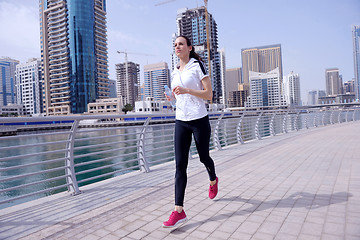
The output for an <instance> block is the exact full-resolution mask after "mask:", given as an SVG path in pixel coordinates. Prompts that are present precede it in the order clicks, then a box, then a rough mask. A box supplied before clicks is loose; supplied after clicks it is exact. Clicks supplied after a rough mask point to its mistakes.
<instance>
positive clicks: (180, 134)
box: [174, 120, 192, 206]
mask: <svg viewBox="0 0 360 240" xmlns="http://www.w3.org/2000/svg"><path fill="white" fill-rule="evenodd" d="M191 135H192V132H191V129H189V127H188V125H187V123H185V122H182V121H179V120H176V122H175V139H174V140H175V143H174V144H175V162H176V173H175V206H183V205H184V196H185V188H186V183H187V174H186V169H187V166H188V158H189V149H190V145H191Z"/></svg>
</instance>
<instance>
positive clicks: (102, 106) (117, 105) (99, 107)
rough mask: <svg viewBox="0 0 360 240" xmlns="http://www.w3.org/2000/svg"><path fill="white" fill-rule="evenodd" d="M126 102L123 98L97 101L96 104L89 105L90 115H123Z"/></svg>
mask: <svg viewBox="0 0 360 240" xmlns="http://www.w3.org/2000/svg"><path fill="white" fill-rule="evenodd" d="M123 106H124V102H123V99H122V98H105V99H96V102H94V103H88V112H87V113H88V114H108V113H114V114H123V111H122V108H123Z"/></svg>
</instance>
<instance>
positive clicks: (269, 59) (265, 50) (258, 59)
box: [241, 44, 283, 85]
mask: <svg viewBox="0 0 360 240" xmlns="http://www.w3.org/2000/svg"><path fill="white" fill-rule="evenodd" d="M241 60H242V74H243V75H242V76H243V78H242V79H243V83H244V84H245V85H249V82H250V77H249V72H250V71H252V72H259V73H267V72H270V71H272V70H274V69H275V68H279V74H280V75H279V80H280V84H282V78H283V72H282V57H281V45H280V44H276V45H269V46H262V47H253V48H245V49H241Z"/></svg>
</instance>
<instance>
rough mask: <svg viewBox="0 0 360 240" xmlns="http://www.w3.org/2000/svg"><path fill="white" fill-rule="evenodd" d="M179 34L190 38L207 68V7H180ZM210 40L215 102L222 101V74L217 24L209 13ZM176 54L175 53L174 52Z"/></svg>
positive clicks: (177, 19) (178, 15) (178, 16)
mask: <svg viewBox="0 0 360 240" xmlns="http://www.w3.org/2000/svg"><path fill="white" fill-rule="evenodd" d="M176 22H177V34H178V36H179V35H184V36H187V37H188V38H190V40H191V42H192V44H193V46H194V47H195V52H196V53H197V54H199V55H200V57H201V58H202V59H203V61H204V63H205V65H206V66H207V69H209V67H208V66H209V63H208V51H207V36H206V16H205V7H198V8H194V9H187V8H184V9H179V10H178V14H177V18H176ZM209 41H210V63H211V65H210V66H211V85H212V88H213V93H214V94H213V102H214V103H220V99H221V96H222V86H221V74H220V55H219V53H218V37H217V24H216V22H215V20H214V18H213V17H212V15H211V14H209ZM174 55H175V53H174Z"/></svg>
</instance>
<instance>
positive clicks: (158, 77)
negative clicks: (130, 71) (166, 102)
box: [144, 62, 170, 100]
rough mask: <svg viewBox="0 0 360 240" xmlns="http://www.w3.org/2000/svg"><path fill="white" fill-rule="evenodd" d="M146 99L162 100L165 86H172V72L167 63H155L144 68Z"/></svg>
mask: <svg viewBox="0 0 360 240" xmlns="http://www.w3.org/2000/svg"><path fill="white" fill-rule="evenodd" d="M144 83H145V99H146V98H148V97H151V98H153V99H154V100H162V99H164V98H165V96H164V86H165V85H169V86H170V71H169V67H168V65H167V63H165V62H162V63H155V64H149V65H145V66H144Z"/></svg>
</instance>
